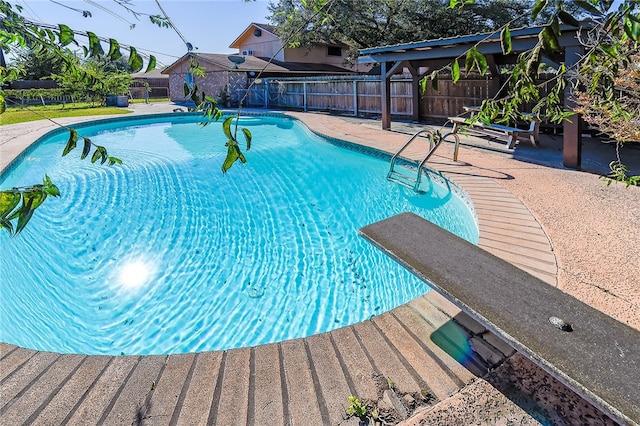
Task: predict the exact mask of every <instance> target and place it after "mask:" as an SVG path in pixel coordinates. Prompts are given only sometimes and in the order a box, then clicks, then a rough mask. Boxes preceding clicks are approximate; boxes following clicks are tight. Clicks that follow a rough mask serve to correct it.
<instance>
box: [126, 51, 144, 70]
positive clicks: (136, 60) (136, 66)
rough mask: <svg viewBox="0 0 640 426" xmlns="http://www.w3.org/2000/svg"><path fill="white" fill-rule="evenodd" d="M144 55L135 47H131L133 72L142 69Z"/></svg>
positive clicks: (130, 54)
mask: <svg viewBox="0 0 640 426" xmlns="http://www.w3.org/2000/svg"><path fill="white" fill-rule="evenodd" d="M142 64H143V61H142V57H141V56H140V55H139V54H138V52H137V51H136V48H135V47H129V67H131V71H132V72H138V71H140V70H141V69H142Z"/></svg>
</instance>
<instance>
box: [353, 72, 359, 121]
mask: <svg viewBox="0 0 640 426" xmlns="http://www.w3.org/2000/svg"><path fill="white" fill-rule="evenodd" d="M353 116H354V117H357V116H358V80H356V79H354V80H353Z"/></svg>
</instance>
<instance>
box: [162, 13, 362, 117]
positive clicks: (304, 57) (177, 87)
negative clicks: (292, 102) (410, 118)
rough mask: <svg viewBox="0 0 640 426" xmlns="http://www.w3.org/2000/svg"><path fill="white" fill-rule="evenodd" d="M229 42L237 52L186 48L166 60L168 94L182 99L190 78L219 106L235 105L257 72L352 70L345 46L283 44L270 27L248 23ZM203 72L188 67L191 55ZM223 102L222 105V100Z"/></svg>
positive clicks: (314, 73)
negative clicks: (187, 50) (175, 57)
mask: <svg viewBox="0 0 640 426" xmlns="http://www.w3.org/2000/svg"><path fill="white" fill-rule="evenodd" d="M229 47H231V48H234V49H237V50H238V53H237V54H234V55H226V54H219V53H195V54H194V53H191V52H190V53H187V54H186V55H184V56H183V57H181V58H180V59H178V60H177V61H176V62H174V63H173V64H171V65H169V66H168V67H167V68H166V69H165V70H164V71H162V73H163V74H167V75H168V76H169V98H170V99H171V100H172V101H174V102H180V101H188V100H187V99H185V95H184V84H185V82H187V83H190V82H192V81H195V82H196V83H197V84H198V87H199V88H200V90H201V91H204V92H205V93H206V94H207V95H209V96H212V97H214V98H215V99H218V100H221V101H222V106H237V105H238V102H239V100H240V99H241V98H242V96H243V95H244V93H245V92H246V89H247V88H248V87H249V85H250V84H251V82H252V81H253V80H254V79H255V78H257V76H258V75H260V77H264V78H267V77H312V76H319V75H345V74H353V73H354V71H353V70H352V69H350V68H347V67H346V65H345V54H346V49H345V46H339V45H337V44H319V45H316V46H313V47H311V48H307V47H297V48H290V47H283V45H282V41H281V40H280V38H278V36H277V35H276V34H275V33H274V27H272V26H270V25H266V24H256V23H252V24H251V25H249V26H248V27H247V28H246V29H245V30H244V31H243V32H242V33H241V34H240V36H239V37H238V38H236V39H235V40H234V41H233V43H231V45H229ZM194 55H195V59H196V60H197V62H198V64H199V65H200V67H201V68H202V69H203V70H204V72H205V76H204V77H199V76H194V75H191V74H190V73H189V68H190V65H189V64H190V59H191V58H192V57H194ZM225 104H226V105H225Z"/></svg>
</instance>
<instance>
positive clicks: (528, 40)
mask: <svg viewBox="0 0 640 426" xmlns="http://www.w3.org/2000/svg"><path fill="white" fill-rule="evenodd" d="M542 28H543V27H532V28H523V29H518V30H512V31H511V37H512V52H511V53H510V54H508V55H505V54H504V53H503V51H502V45H501V42H500V33H499V32H495V33H483V34H473V35H466V36H460V37H450V38H441V39H436V40H427V41H421V42H415V43H406V44H397V45H391V46H380V47H372V48H368V49H362V50H361V51H360V57H359V58H358V63H360V64H380V68H381V80H382V90H381V98H382V99H381V104H382V128H383V129H384V130H389V129H390V127H391V90H390V87H391V78H392V76H394V75H395V74H399V73H402V72H403V70H404V69H407V70H408V71H409V72H410V73H411V76H412V87H413V90H412V93H413V99H412V101H413V117H412V118H413V119H414V120H416V121H418V119H419V117H420V96H421V95H420V80H421V79H422V78H423V77H424V76H425V75H428V74H429V73H431V72H433V71H434V70H438V69H441V68H443V67H446V66H447V65H449V64H451V63H452V62H453V61H454V60H458V61H464V55H465V53H466V52H467V51H468V50H469V49H470V48H472V47H473V46H475V47H476V48H477V49H478V51H480V52H481V53H483V54H484V55H485V56H486V58H487V62H488V65H489V73H490V76H491V84H492V92H493V94H494V96H495V95H498V97H500V95H501V94H500V93H499V92H500V91H501V87H502V85H503V84H504V81H505V80H504V79H505V78H506V77H505V76H504V75H502V74H501V73H500V67H501V66H503V65H509V64H514V63H515V62H516V60H517V57H518V55H519V54H521V53H523V52H526V51H528V50H530V49H532V48H533V47H534V46H535V45H536V43H537V42H538V35H539V34H540V32H541V31H542ZM561 30H562V35H561V37H560V39H559V42H560V48H561V52H560V53H558V54H557V55H554V56H553V57H544V58H543V61H544V62H545V63H546V64H547V65H549V66H552V67H554V68H557V67H558V66H559V65H560V64H561V63H563V64H565V65H566V66H567V67H571V66H572V65H574V64H575V63H576V62H577V61H578V60H579V59H580V56H581V55H583V54H584V47H583V46H582V45H581V44H580V42H579V40H578V29H576V28H575V27H570V26H562V27H561ZM463 66H464V63H462V64H461V67H463ZM569 94H570V88H569V87H567V89H566V90H565V101H564V102H565V107H566V108H567V109H571V108H572V107H573V106H574V104H573V102H572V100H571V97H570V96H569ZM562 152H563V164H564V166H565V167H569V168H574V169H580V167H581V162H582V160H581V157H582V133H581V120H580V119H579V116H577V115H575V116H574V117H573V118H572V119H570V121H565V122H564V124H563V148H562Z"/></svg>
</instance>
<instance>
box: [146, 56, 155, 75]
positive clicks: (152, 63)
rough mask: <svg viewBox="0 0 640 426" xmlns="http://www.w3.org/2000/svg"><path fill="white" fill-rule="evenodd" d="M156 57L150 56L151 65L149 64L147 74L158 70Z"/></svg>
mask: <svg viewBox="0 0 640 426" xmlns="http://www.w3.org/2000/svg"><path fill="white" fill-rule="evenodd" d="M156 62H157V61H156V57H155V56H153V55H149V63H148V64H147V69H146V70H145V72H149V71H153V70H154V69H156Z"/></svg>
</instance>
